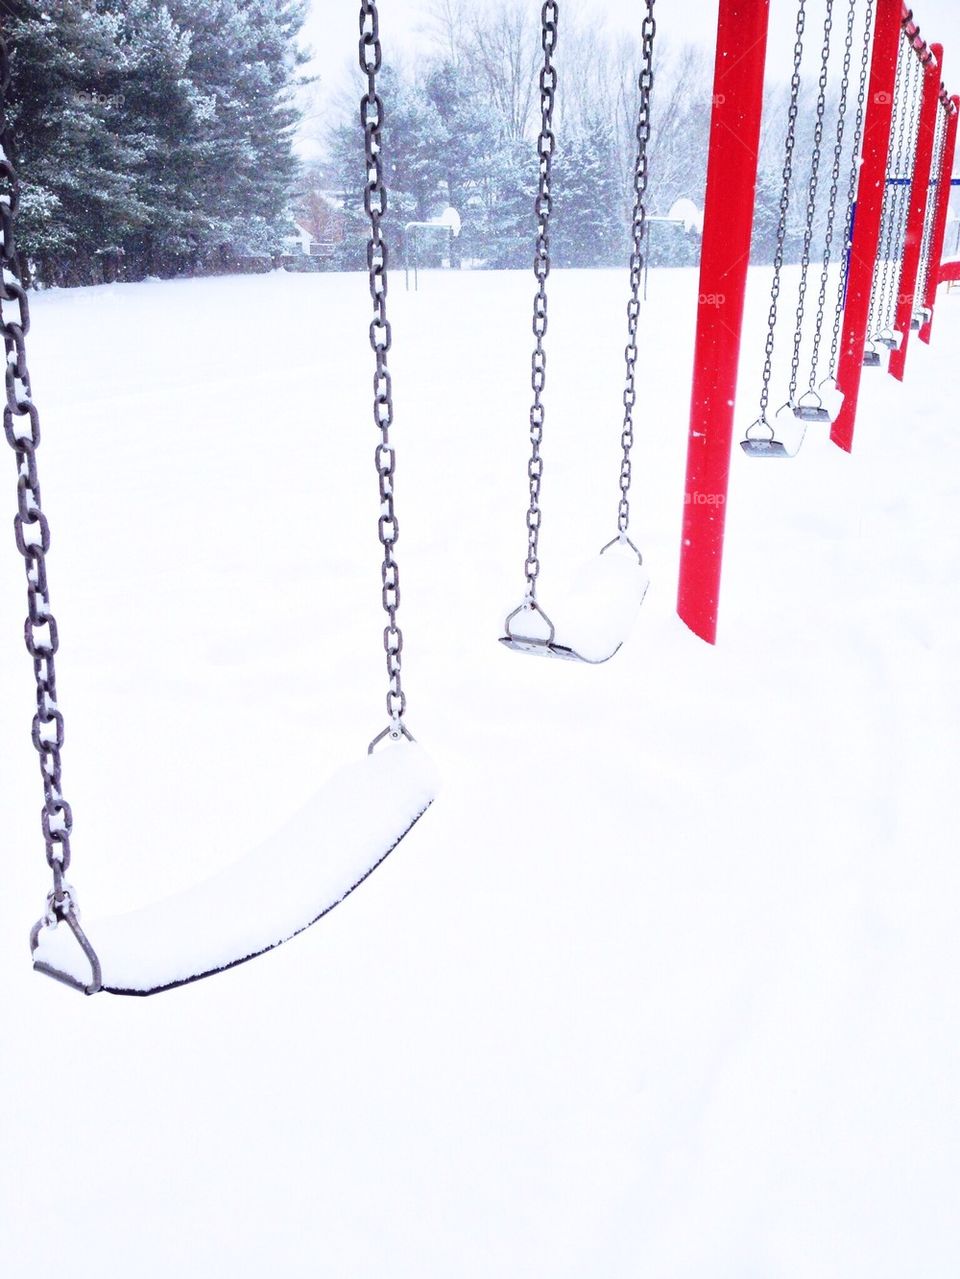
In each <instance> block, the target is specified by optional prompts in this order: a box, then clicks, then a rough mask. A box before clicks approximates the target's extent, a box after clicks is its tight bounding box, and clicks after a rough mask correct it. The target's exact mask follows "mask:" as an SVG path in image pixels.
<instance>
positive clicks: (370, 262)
mask: <svg viewBox="0 0 960 1279" xmlns="http://www.w3.org/2000/svg"><path fill="white" fill-rule="evenodd" d="M382 60H383V55H382V51H381V48H380V19H379V14H378V12H377V0H361V3H360V69H361V71H363V72H364V74H365V75H366V77H367V91H366V93H365V94H364V95H363V97H362V98H361V99H360V123H361V125H362V126H363V138H364V153H365V156H366V166H367V182H366V186H365V188H364V193H363V207H364V209H365V210H366V213H367V217H368V218H369V219H370V238H369V240H368V242H367V268H368V271H369V277H370V296H371V298H372V299H373V319H372V320H371V322H370V346H371V347H372V348H373V353H374V355H375V357H376V372H375V373H374V376H373V420H374V423H375V425H376V427H377V429H378V430H379V432H380V442H379V444H378V445H377V447H376V450H375V453H374V459H375V462H376V467H377V476H378V478H379V483H380V519H379V522H378V525H377V531H378V534H379V537H380V544H381V546H382V547H383V563H382V564H381V566H380V577H381V582H382V590H381V600H382V603H383V611H384V613H385V614H386V616H387V625H386V626H385V627H384V631H383V650H384V654H385V657H386V665H387V677H388V686H387V697H386V702H387V715H388V717H389V721H390V723H389V726H388V727H387V729H385V730H384V733H382V734H381V735H380V736H381V737H383V736H390V737H391V738H393V739H397V738H399V737H401V736H405V737H408V736H409V733H408V732H407V730H406V728H405V727H404V724H403V715H404V712H405V710H406V708H407V696H406V693H405V692H404V691H403V684H402V681H401V663H402V653H403V632H402V631H401V630H400V627H399V626H398V624H397V610H398V609H399V607H400V568H399V565H398V564H397V560H396V557H395V555H394V547H395V546H396V544H397V539H398V536H399V526H398V523H397V516H396V511H395V507H394V491H393V490H394V475H395V473H396V463H397V455H396V450H395V449H394V447H393V445H392V444H391V443H390V426H391V424H392V423H393V383H392V380H391V376H390V370H389V368H388V367H387V354H388V352H389V350H390V346H391V343H392V333H391V328H390V321H389V320H388V319H387V243H386V241H385V239H384V238H383V228H382V226H381V222H382V219H383V217H384V215H385V213H386V211H387V189H386V186H385V185H384V180H383V159H382V154H381V150H382V145H381V130H382V127H383V116H384V111H383V100H382V99H381V97H380V95H379V94H378V93H377V72H378V71H379V70H380V67H381V64H382ZM379 740H380V738H377V739H376V741H379ZM372 749H373V744H371V750H372Z"/></svg>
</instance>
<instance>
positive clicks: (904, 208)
mask: <svg viewBox="0 0 960 1279" xmlns="http://www.w3.org/2000/svg"><path fill="white" fill-rule="evenodd" d="M907 58H908V63H907V67H908V72H907V88H906V92H907V98H906V102H905V103H904V130H903V135H902V136H901V138H900V143H899V145H901V146H903V145H904V144H905V145H906V152H907V158H908V159H909V158H910V157H911V156H913V155H915V154H916V149H917V132H918V126H919V123H920V121H919V107H920V86H921V83H922V79H923V73H922V70H921V67H920V59H919V58H918V57H917V56H916V54H915V53H914V51H913V50H912V49H911V48H910V47H909V46H907ZM902 159H903V157H902V156H901V155H900V153H899V151H898V155H897V173H896V176H897V177H898V178H899V177H900V166H901V164H902ZM896 190H898V191H899V192H900V193H901V198H900V201H899V203H898V204H897V215H896V224H895V227H894V232H893V242H892V246H891V248H892V250H895V251H896V262H895V263H893V262H892V261H891V262H890V264H889V269H890V291H889V296H888V297H887V298H886V302H885V307H884V308H882V309H883V310H884V314H885V324H886V327H887V328H888V329H892V328H893V325H894V323H895V321H896V318H897V311H898V310H899V294H900V279H901V276H902V274H903V240H904V236H905V234H906V230H907V217H908V214H909V211H910V191H911V182H910V181H908V182H906V183H905V184H904V185H903V186H900V187H897V188H896ZM891 256H892V255H891Z"/></svg>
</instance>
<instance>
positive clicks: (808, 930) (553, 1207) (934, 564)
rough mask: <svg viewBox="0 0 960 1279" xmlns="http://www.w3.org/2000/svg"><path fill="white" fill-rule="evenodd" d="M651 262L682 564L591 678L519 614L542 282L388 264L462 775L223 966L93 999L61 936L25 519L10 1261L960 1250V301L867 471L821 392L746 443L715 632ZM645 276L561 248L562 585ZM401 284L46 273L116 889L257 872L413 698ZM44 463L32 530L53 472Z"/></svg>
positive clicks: (671, 521) (689, 281) (37, 340)
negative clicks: (692, 623) (391, 618)
mask: <svg viewBox="0 0 960 1279" xmlns="http://www.w3.org/2000/svg"><path fill="white" fill-rule="evenodd" d="M768 280H769V276H768V272H767V271H765V270H758V271H755V272H753V273H752V278H751V294H750V299H749V313H750V315H751V317H752V318H751V322H750V328H749V333H748V348H747V350H746V352H745V361H744V376H743V384H742V398H741V408H740V411H739V420H740V425H741V428H742V427H745V426H746V425H747V423H748V422H749V420H750V418H751V416H752V415H753V414H754V413H755V406H756V398H757V389H758V388H757V376H758V371H759V356H760V352H761V347H762V331H763V323H764V319H765V315H766V299H765V292H766V289H767V287H768ZM650 285H651V293H650V300H649V303H648V305H647V306H646V307H645V309H644V313H643V321H642V330H641V341H642V351H643V355H642V359H641V366H640V367H641V370H642V379H643V391H642V396H641V409H640V411H639V413H638V444H637V449H636V453H637V456H636V459H635V462H634V475H635V489H634V496H633V512H634V521H633V523H632V525H631V534H632V536H633V537H634V539H635V540H636V542H637V543H638V545H639V546H640V548H641V549H642V551H643V555H644V568H645V570H647V571H648V572H649V574H650V578H651V586H650V589H649V591H648V593H647V597H646V600H645V602H644V603H643V606H642V608H641V609H640V612H639V616H638V618H637V621H636V624H635V626H634V628H633V630H632V632H631V634H630V636H629V638H628V639H627V641H626V643H625V644H624V646H623V648H622V649H621V651H620V652H619V654H618V655H617V656H616V657H615V658H614V659H613V660H612V661H610V662H608V663H606V664H604V665H601V666H596V667H591V666H586V665H579V664H573V663H565V662H556V661H543V660H538V659H536V658H533V657H528V656H524V655H522V654H517V653H512V652H508V651H507V650H506V649H505V648H504V647H503V646H502V645H500V644H499V643H498V642H497V639H498V636H499V635H500V634H501V627H502V624H503V618H504V616H505V614H506V612H507V611H508V610H509V609H511V608H513V607H515V606H516V605H517V604H518V603H520V602H521V600H522V597H523V586H524V581H523V561H524V554H525V545H526V543H525V531H526V530H525V518H524V512H525V508H526V497H527V480H526V451H527V440H526V430H527V411H528V404H529V382H528V379H529V370H530V356H529V349H530V346H531V340H532V339H531V333H530V319H529V315H530V304H531V299H532V295H533V288H534V283H533V279H532V275H531V274H530V273H526V272H524V273H516V274H513V273H504V274H481V273H472V274H471V273H463V274H459V273H425V274H423V275H421V288H420V292H419V293H416V294H415V293H405V292H404V290H403V279H402V275H401V274H398V273H394V275H393V277H392V280H391V292H390V304H391V316H392V320H393V323H394V338H395V342H394V350H393V352H392V356H391V359H392V367H393V371H394V379H395V399H396V411H397V417H396V428H395V432H394V436H395V440H396V444H397V448H398V482H397V503H398V513H399V521H400V526H401V538H400V542H399V546H398V558H399V561H400V566H401V578H402V593H403V598H402V605H401V622H402V625H403V629H404V637H405V646H404V650H403V657H404V679H405V687H406V689H407V692H408V695H409V713H408V723H409V726H410V728H411V730H412V731H413V733H414V734H415V735H416V737H417V739H418V741H419V742H420V743H421V744H422V745H423V747H424V748H425V750H426V751H427V752H428V753H429V755H430V756H431V758H432V759H433V760H434V761H435V763H436V765H437V767H438V770H439V772H440V774H441V776H442V784H441V789H440V792H439V796H438V798H437V800H436V802H435V803H434V804H433V806H432V807H431V809H430V810H429V811H428V812H427V813H426V814H425V815H424V817H423V818H422V820H421V821H420V822H418V823H417V825H416V826H415V828H414V829H413V830H412V831H411V833H410V834H409V836H408V837H407V838H406V839H405V840H404V841H403V842H402V843H401V844H400V846H399V847H398V848H397V849H396V851H395V852H394V853H392V854H391V856H390V857H388V858H387V860H386V861H385V862H384V864H383V865H382V866H381V867H379V869H377V870H376V871H375V873H374V874H373V875H372V876H371V877H370V878H369V879H368V880H367V881H366V882H365V883H363V884H362V885H361V886H360V887H359V888H358V890H357V891H356V892H355V893H353V894H352V895H351V896H350V897H349V898H348V899H347V900H346V901H345V902H343V903H342V904H341V905H339V906H338V907H337V908H336V909H335V910H333V911H332V912H331V913H330V914H329V915H327V916H326V917H325V918H324V919H323V920H322V921H320V922H319V923H318V924H317V925H315V926H314V927H313V928H311V929H309V930H308V931H307V932H305V933H304V934H302V935H301V936H298V937H296V938H295V939H293V940H292V941H290V942H289V943H288V944H287V945H284V946H282V947H280V948H278V949H276V950H272V951H271V952H270V953H268V954H266V955H263V956H262V957H260V958H258V959H256V960H255V961H254V962H252V963H249V964H243V965H240V966H239V967H236V968H234V969H232V970H231V971H229V972H226V973H223V974H220V975H217V976H215V977H212V978H210V979H209V980H207V981H202V982H197V983H194V984H191V985H188V986H184V987H183V988H181V989H178V990H175V991H171V992H168V993H164V994H160V995H157V996H155V997H154V998H151V999H146V1000H143V999H118V998H114V997H112V996H109V995H106V994H105V995H102V996H100V997H98V998H94V999H85V998H84V997H83V996H81V995H79V994H77V993H76V992H74V991H70V990H68V989H66V988H65V987H62V986H59V985H57V984H55V983H54V982H52V981H49V980H48V979H47V978H45V977H43V976H39V975H36V974H34V973H33V972H32V970H31V967H30V958H29V953H28V946H27V935H28V932H29V928H30V925H31V924H32V923H33V921H34V920H35V919H36V918H37V916H38V915H39V914H40V913H41V911H42V908H43V903H44V896H45V893H46V891H47V870H46V866H45V863H44V858H43V847H42V841H41V837H40V823H39V814H40V803H41V790H40V782H39V777H38V770H37V764H36V758H35V754H34V751H33V749H32V747H31V745H30V736H29V729H30V720H31V716H32V713H33V706H34V703H33V690H32V684H31V679H32V676H31V670H30V662H29V659H28V657H27V654H26V653H25V651H24V648H23V640H22V618H23V615H24V611H25V602H24V588H23V579H22V567H21V562H20V559H19V556H18V555H17V554H16V550H15V547H14V542H13V535H12V529H10V528H9V525H8V526H7V528H8V533H7V540H6V545H5V548H4V549H3V553H2V554H0V622H2V624H0V705H2V708H3V710H2V716H0V841H2V851H3V868H4V873H5V876H6V879H5V884H4V891H3V893H2V895H0V965H2V973H3V987H2V989H3V1006H2V1023H0V1024H2V1032H0V1036H2V1038H0V1098H2V1115H0V1151H2V1159H0V1273H2V1274H3V1275H4V1276H9V1279H27V1277H28V1276H31V1275H34V1274H37V1273H38V1272H41V1271H44V1270H46V1269H56V1270H58V1271H62V1272H63V1273H64V1274H69V1275H70V1276H71V1279H95V1277H96V1279H169V1277H170V1276H173V1275H176V1276H178V1277H180V1276H182V1277H183V1279H267V1277H269V1276H274V1275H285V1276H291V1277H293V1276H295V1277H297V1279H299V1277H301V1276H303V1277H304V1279H306V1277H309V1279H315V1277H316V1276H320V1275H322V1276H330V1277H331V1279H407V1277H410V1279H427V1277H430V1279H433V1277H436V1279H454V1277H455V1279H473V1277H474V1276H477V1277H481V1276H482V1277H483V1279H491V1277H493V1276H496V1277H497V1279H500V1277H501V1276H502V1277H504V1279H514V1277H516V1279H532V1277H536V1279H540V1277H543V1279H567V1277H577V1279H582V1277H590V1279H594V1277H598V1279H622V1277H630V1279H633V1277H634V1276H636V1277H637V1279H641V1277H642V1279H811V1277H815V1279H906V1277H907V1276H910V1277H913V1276H917V1277H918V1279H919V1277H922V1279H955V1277H956V1275H957V1274H958V1273H960V1191H958V1187H960V1096H958V1092H960V1085H958V1080H960V1009H958V1000H957V994H956V986H957V973H958V970H960V928H958V926H957V920H958V917H960V865H958V858H957V839H956V829H955V828H956V793H957V782H956V762H957V724H958V722H960V689H958V674H957V672H958V670H960V645H958V638H957V618H958V611H960V610H958V601H957V582H958V580H960V521H958V518H957V511H958V501H960V446H958V441H957V421H958V414H957V404H958V400H960V359H958V342H960V295H957V294H954V295H953V296H947V295H941V298H940V305H939V310H938V312H937V318H936V321H935V326H934V343H933V346H932V347H931V348H929V349H928V348H926V347H924V346H923V345H922V344H921V343H919V342H916V341H915V340H914V341H912V342H911V352H910V358H909V362H908V370H907V382H906V383H905V384H904V385H903V386H901V385H899V384H897V383H895V382H894V381H893V380H892V379H890V378H889V377H887V375H886V374H885V373H878V372H872V371H867V373H866V374H865V376H864V392H863V397H862V403H861V415H860V423H859V428H858V432H857V438H856V447H855V452H854V454H853V455H852V456H849V457H848V456H846V455H844V454H842V453H841V452H839V451H838V450H836V449H835V448H833V447H832V446H831V445H829V443H828V442H827V440H826V437H825V434H824V432H823V430H822V428H811V429H810V430H809V431H808V435H807V441H806V443H805V445H804V447H803V449H802V451H801V453H800V455H799V456H798V457H797V458H796V459H795V460H793V461H780V462H774V461H751V460H750V459H747V458H745V457H744V456H743V455H742V454H741V452H740V450H739V449H735V456H734V458H733V478H732V486H731V493H730V504H729V520H728V529H729V536H728V543H727V560H726V569H725V583H724V596H723V601H722V609H721V619H720V622H721V625H720V642H719V644H718V646H717V647H716V648H715V649H714V648H710V647H708V646H706V645H704V644H702V643H701V642H700V641H698V640H696V639H695V638H694V637H693V636H692V635H691V634H690V633H689V632H688V631H687V630H686V629H685V628H684V627H683V625H682V624H681V623H680V622H679V621H678V619H677V618H676V616H675V613H674V600H675V591H676V576H677V564H678V555H679V542H680V520H681V514H682V493H683V467H684V460H685V453H686V430H687V410H688V400H689V383H690V371H691V353H692V336H693V324H694V320H695V314H696V307H697V277H696V273H695V272H669V271H663V272H659V273H654V274H653V275H652V276H651V281H650ZM625 301H626V292H625V280H624V277H623V274H622V273H619V272H567V273H564V272H557V273H555V274H554V275H553V276H551V310H550V316H551V320H550V330H549V333H548V335H547V347H548V384H547V392H546V403H547V419H546V429H545V441H544V454H545V457H546V469H545V473H544V482H543V504H544V518H543V534H542V543H541V552H542V556H541V558H542V562H543V573H542V576H541V600H542V602H543V604H544V606H545V607H547V608H548V610H549V605H550V600H551V598H552V597H555V596H556V595H557V594H559V593H561V592H562V591H563V589H564V585H563V579H564V575H565V574H566V573H567V572H568V571H573V570H574V569H575V568H576V566H577V564H578V563H580V562H581V561H582V560H584V559H589V557H591V556H593V555H595V554H596V552H597V551H598V550H599V548H600V546H601V545H602V544H603V543H604V542H606V541H608V540H609V538H611V537H612V536H614V534H615V532H616V522H615V520H616V502H617V497H618V494H619V490H618V485H617V477H618V474H619V437H620V416H621V411H622V410H621V395H622V386H621V379H622V358H623V342H624V337H623V334H624V327H625ZM369 309H370V298H369V293H368V290H367V284H366V280H365V278H364V277H363V276H362V275H342V276H336V275H320V276H295V275H284V274H276V275H270V276H265V277H260V278H234V279H217V280H207V281H184V282H170V283H147V284H142V285H119V286H115V287H102V288H95V289H78V290H75V291H62V292H51V293H48V294H45V295H42V296H40V297H37V298H36V299H35V301H34V304H33V318H34V327H33V330H32V332H31V335H30V363H31V368H32V371H33V381H34V393H35V396H36V400H37V403H38V405H39V407H40V410H41V414H42V418H43V426H44V435H43V445H42V449H41V453H40V461H41V478H42V483H43V497H44V505H45V508H46V510H47V512H48V514H49V517H50V521H51V525H52V529H53V545H52V549H51V553H50V561H49V562H50V580H51V589H52V594H53V603H54V608H55V611H56V614H57V617H58V620H59V624H60V635H61V643H62V649H61V654H60V657H59V659H58V669H59V686H60V699H61V705H62V709H63V711H64V714H65V716H66V721H67V739H66V745H65V748H64V782H65V792H66V795H67V798H68V799H69V800H70V801H71V803H72V804H73V808H74V815H75V834H74V841H73V843H74V865H73V868H72V870H71V874H70V878H71V880H72V882H73V884H74V885H75V887H76V890H77V895H78V898H79V901H80V904H81V908H82V910H83V918H84V920H85V921H86V922H91V921H94V920H96V919H97V918H98V917H102V916H110V915H113V914H116V913H120V912H123V911H126V910H129V909H134V908H137V907H139V906H141V905H144V904H147V903H150V902H153V901H157V900H160V899H162V898H164V897H165V896H167V895H169V894H171V893H176V892H178V891H180V890H183V889H186V888H189V887H190V886H191V885H193V884H195V883H197V882H198V881H201V880H203V879H206V878H208V877H210V876H211V875H214V874H216V873H217V872H219V871H221V870H223V869H224V868H226V867H228V866H229V865H230V864H231V863H232V862H234V861H237V860H239V859H241V858H243V857H244V856H245V855H246V854H247V853H248V852H249V851H250V850H251V849H254V848H256V847H258V846H259V845H260V844H261V843H263V841H265V840H268V839H269V838H270V836H271V834H272V833H273V832H275V831H277V830H278V829H280V828H282V827H283V826H284V825H285V824H286V823H287V821H288V820H289V819H290V818H291V816H293V815H294V814H296V813H297V812H298V811H299V810H301V809H302V808H303V807H304V805H305V804H307V805H309V802H310V798H311V796H312V795H313V794H314V792H316V791H317V790H318V789H320V788H321V787H322V785H323V783H324V781H325V779H327V778H328V777H329V776H330V775H331V774H332V773H333V772H335V771H336V769H337V768H339V767H340V766H341V765H342V764H345V763H349V762H350V761H351V760H355V759H360V758H362V757H363V754H364V752H365V750H366V746H367V743H368V741H369V740H370V739H371V738H372V737H373V736H374V735H375V734H376V733H377V732H379V731H380V730H381V729H382V728H383V727H384V725H385V722H386V716H385V712H384V694H385V691H386V676H385V671H384V667H383V656H382V652H381V648H380V645H381V634H382V628H383V618H382V614H381V611H380V574H379V550H380V548H379V544H378V542H377V538H376V519H377V513H378V511H377V482H376V475H375V472H374V466H373V451H374V445H375V440H376V433H375V429H374V427H373V425H372V421H371V417H370V395H371V375H372V355H371V352H370V350H369V348H368V346H367V344H366V334H367V326H368V323H369ZM787 338H788V335H785V339H784V340H785V342H786V340H787ZM782 354H784V355H786V354H788V352H787V351H786V350H785V349H784V350H783V351H782ZM7 483H8V488H7V492H6V499H5V500H6V509H7V512H8V515H9V517H10V519H11V522H12V516H13V513H14V510H15V505H14V500H15V499H14V484H15V474H14V467H13V464H12V458H11V461H10V464H9V474H8V477H7ZM308 811H309V809H308ZM362 816H363V815H362V814H361V815H359V818H358V819H360V818H362ZM307 825H308V829H306V830H305V832H304V836H305V838H307V837H309V838H310V839H311V840H313V841H314V842H315V845H316V848H317V852H316V875H317V877H318V879H319V878H320V877H322V876H323V874H324V865H325V863H324V861H323V858H324V841H323V835H324V833H325V832H324V831H317V830H314V829H309V822H308V823H307ZM311 874H312V872H311V871H310V870H309V862H308V868H307V869H306V871H305V873H304V886H303V887H304V894H305V895H307V896H309V894H310V893H311V891H312V888H313V885H312V884H311V882H310V880H311ZM94 941H96V938H95V937H94ZM189 944H191V945H192V944H193V943H189Z"/></svg>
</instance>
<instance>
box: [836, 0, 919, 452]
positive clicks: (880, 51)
mask: <svg viewBox="0 0 960 1279" xmlns="http://www.w3.org/2000/svg"><path fill="white" fill-rule="evenodd" d="M902 19H903V5H902V0H877V6H876V15H875V17H874V30H873V54H872V57H871V60H870V83H869V86H868V89H867V111H866V116H865V118H864V125H863V150H862V163H861V166H860V179H859V183H858V186H857V216H856V221H855V224H854V230H853V245H852V248H851V251H850V270H849V273H848V276H847V301H846V307H845V309H844V313H843V335H842V338H841V345H840V361H839V364H838V366H837V385H838V387H839V388H840V390H841V391H842V392H843V405H842V407H841V409H840V412H839V413H838V414H837V417H836V420H835V421H834V423H833V426H832V427H831V430H830V438H831V440H833V442H834V444H836V445H837V447H838V448H841V449H844V450H845V451H846V452H847V453H849V452H850V450H851V449H852V448H853V430H854V426H855V425H856V420H857V404H858V402H859V399H860V378H861V374H862V372H863V349H864V346H865V344H866V340H867V325H868V324H869V321H870V290H871V286H872V284H873V273H874V270H875V268H876V263H877V250H878V248H879V245H880V221H881V216H882V213H883V196H884V191H885V190H886V182H887V157H888V153H889V150H890V126H891V123H892V120H893V91H894V88H895V85H896V75H897V57H898V53H899V49H900V26H901V21H902Z"/></svg>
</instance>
